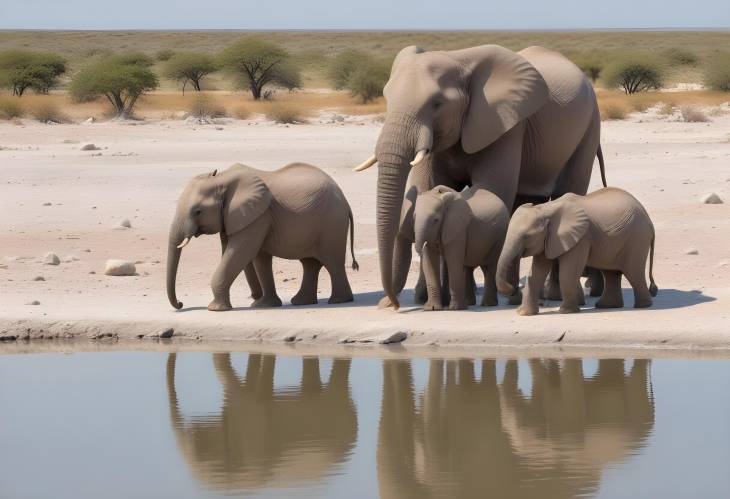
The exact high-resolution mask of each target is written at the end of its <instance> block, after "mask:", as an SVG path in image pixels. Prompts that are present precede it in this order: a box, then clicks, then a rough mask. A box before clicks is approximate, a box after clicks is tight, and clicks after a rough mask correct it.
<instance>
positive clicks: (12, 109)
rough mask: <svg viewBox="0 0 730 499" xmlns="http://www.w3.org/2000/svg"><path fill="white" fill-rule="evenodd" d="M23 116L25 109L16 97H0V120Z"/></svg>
mask: <svg viewBox="0 0 730 499" xmlns="http://www.w3.org/2000/svg"><path fill="white" fill-rule="evenodd" d="M24 115H25V107H24V106H23V104H22V103H21V102H20V99H18V98H17V97H9V96H2V97H0V120H13V119H15V118H22V117H23V116H24Z"/></svg>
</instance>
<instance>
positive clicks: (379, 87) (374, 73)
mask: <svg viewBox="0 0 730 499" xmlns="http://www.w3.org/2000/svg"><path fill="white" fill-rule="evenodd" d="M388 78H390V64H388V63H386V62H385V61H370V62H368V63H365V64H361V65H360V66H359V67H358V68H357V69H356V70H355V71H354V72H353V73H352V74H351V75H350V78H349V79H348V81H347V88H348V89H349V90H350V93H352V95H353V96H355V97H359V98H360V100H361V101H362V102H370V101H371V100H373V99H375V98H377V97H380V96H381V95H383V87H384V86H385V84H386V83H388Z"/></svg>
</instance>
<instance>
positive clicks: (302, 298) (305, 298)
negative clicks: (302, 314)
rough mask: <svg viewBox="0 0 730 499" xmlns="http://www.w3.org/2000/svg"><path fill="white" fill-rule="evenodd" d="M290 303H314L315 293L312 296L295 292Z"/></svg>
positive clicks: (315, 299)
mask: <svg viewBox="0 0 730 499" xmlns="http://www.w3.org/2000/svg"><path fill="white" fill-rule="evenodd" d="M291 304H292V305H316V304H317V295H316V294H315V295H314V296H312V295H308V294H304V293H297V294H295V295H294V296H292V297H291Z"/></svg>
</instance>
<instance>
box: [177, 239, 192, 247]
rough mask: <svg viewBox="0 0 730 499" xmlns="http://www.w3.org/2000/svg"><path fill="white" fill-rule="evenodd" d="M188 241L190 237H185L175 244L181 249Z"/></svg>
mask: <svg viewBox="0 0 730 499" xmlns="http://www.w3.org/2000/svg"><path fill="white" fill-rule="evenodd" d="M189 242H190V238H189V237H186V238H185V239H183V242H181V243H180V244H178V245H177V247H178V249H183V248H184V247H185V246H186V245H187V244H188V243H189Z"/></svg>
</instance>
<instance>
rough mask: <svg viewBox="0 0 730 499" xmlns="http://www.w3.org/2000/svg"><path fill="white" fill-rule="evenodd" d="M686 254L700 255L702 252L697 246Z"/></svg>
mask: <svg viewBox="0 0 730 499" xmlns="http://www.w3.org/2000/svg"><path fill="white" fill-rule="evenodd" d="M684 254H685V255H699V254H700V252H699V251H698V250H697V248H689V249H688V250H687V251H686V252H685V253H684Z"/></svg>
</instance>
